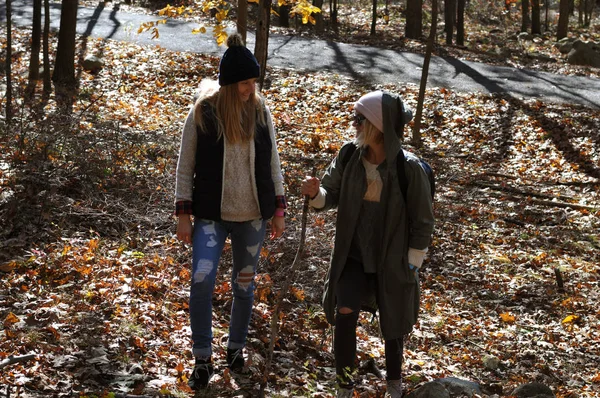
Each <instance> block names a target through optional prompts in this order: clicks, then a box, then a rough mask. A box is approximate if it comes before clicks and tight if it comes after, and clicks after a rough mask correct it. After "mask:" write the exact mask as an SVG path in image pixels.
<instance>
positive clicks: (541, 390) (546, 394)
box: [510, 383, 555, 398]
mask: <svg viewBox="0 0 600 398" xmlns="http://www.w3.org/2000/svg"><path fill="white" fill-rule="evenodd" d="M510 395H511V396H513V397H517V398H555V395H554V393H553V392H552V390H551V389H550V387H548V386H547V385H545V384H542V383H528V384H522V385H520V386H519V387H517V388H515V390H514V391H513V392H512V394H510Z"/></svg>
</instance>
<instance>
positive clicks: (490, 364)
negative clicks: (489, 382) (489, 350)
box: [483, 355, 500, 370]
mask: <svg viewBox="0 0 600 398" xmlns="http://www.w3.org/2000/svg"><path fill="white" fill-rule="evenodd" d="M483 366H484V367H485V368H486V369H488V370H498V368H499V367H500V359H498V358H496V357H493V356H489V355H486V356H484V357H483Z"/></svg>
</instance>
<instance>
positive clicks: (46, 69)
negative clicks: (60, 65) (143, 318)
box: [42, 0, 52, 96]
mask: <svg viewBox="0 0 600 398" xmlns="http://www.w3.org/2000/svg"><path fill="white" fill-rule="evenodd" d="M49 39H50V0H44V35H43V39H42V42H43V47H44V49H43V53H44V55H43V57H44V95H46V96H47V95H50V93H51V92H52V82H51V81H50V45H49Z"/></svg>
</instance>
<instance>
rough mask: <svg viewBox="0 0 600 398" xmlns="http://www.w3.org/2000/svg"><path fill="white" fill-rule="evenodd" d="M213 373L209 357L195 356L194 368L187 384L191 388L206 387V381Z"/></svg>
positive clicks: (200, 388) (199, 388)
mask: <svg viewBox="0 0 600 398" xmlns="http://www.w3.org/2000/svg"><path fill="white" fill-rule="evenodd" d="M214 374H215V371H214V368H213V366H212V362H211V360H210V357H205V358H196V363H195V364H194V370H192V375H191V376H190V379H189V380H188V386H189V387H190V388H191V389H192V390H195V391H196V390H202V389H204V388H206V387H208V382H209V381H210V379H211V378H212V377H213V375H214Z"/></svg>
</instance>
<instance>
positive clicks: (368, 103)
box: [354, 91, 413, 134]
mask: <svg viewBox="0 0 600 398" xmlns="http://www.w3.org/2000/svg"><path fill="white" fill-rule="evenodd" d="M383 94H384V92H383V91H371V92H370V93H367V94H365V95H363V96H362V97H360V98H359V99H358V101H356V103H355V104H354V110H355V111H356V112H358V113H360V114H361V115H364V116H365V117H366V118H367V119H369V122H371V124H373V126H375V128H377V130H379V131H381V132H383V110H382V103H383ZM401 104H402V105H401V107H402V109H399V110H398V111H399V112H401V113H402V121H403V124H408V123H409V122H410V121H411V120H412V118H413V114H412V111H411V110H410V109H409V108H408V107H406V105H404V103H403V102H401ZM401 133H402V132H400V134H401Z"/></svg>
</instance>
